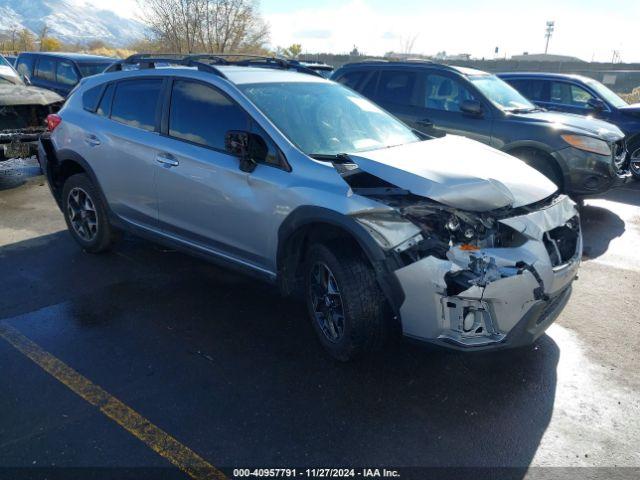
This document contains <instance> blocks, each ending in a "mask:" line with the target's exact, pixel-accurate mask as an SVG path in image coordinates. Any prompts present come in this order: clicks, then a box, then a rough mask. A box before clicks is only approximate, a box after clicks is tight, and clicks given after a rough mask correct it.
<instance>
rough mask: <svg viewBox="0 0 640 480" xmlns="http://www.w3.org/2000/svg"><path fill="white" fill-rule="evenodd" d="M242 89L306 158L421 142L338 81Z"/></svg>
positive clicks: (269, 85) (405, 127)
mask: <svg viewBox="0 0 640 480" xmlns="http://www.w3.org/2000/svg"><path fill="white" fill-rule="evenodd" d="M239 88H240V89H241V90H242V91H243V92H244V94H245V95H247V97H249V98H250V99H251V101H252V102H253V103H254V104H255V105H256V106H257V107H258V108H259V109H260V110H262V112H263V113H264V114H265V115H266V116H267V117H268V118H269V119H270V120H271V121H272V122H273V123H274V124H275V125H276V127H278V129H279V130H280V131H281V132H282V133H283V134H284V135H285V136H286V137H287V138H288V139H289V140H291V142H292V143H293V144H295V145H296V146H297V147H298V148H299V149H300V150H302V151H303V152H304V153H306V154H307V155H314V156H316V155H317V156H335V155H337V154H339V153H356V152H363V151H366V150H376V149H379V148H385V147H392V146H396V145H402V144H405V143H411V142H417V141H419V140H420V138H419V137H418V136H417V135H416V134H415V133H413V131H412V130H411V129H410V128H409V127H407V126H406V125H404V124H403V123H401V122H400V121H399V120H396V119H395V118H394V117H392V116H391V115H389V114H388V113H386V112H385V111H383V110H381V109H380V108H379V107H377V106H376V105H374V104H373V103H371V102H370V101H369V100H367V99H366V98H364V97H361V96H360V95H358V94H357V93H355V92H353V91H352V90H349V89H347V88H345V87H343V86H342V85H338V84H336V83H262V84H252V85H239Z"/></svg>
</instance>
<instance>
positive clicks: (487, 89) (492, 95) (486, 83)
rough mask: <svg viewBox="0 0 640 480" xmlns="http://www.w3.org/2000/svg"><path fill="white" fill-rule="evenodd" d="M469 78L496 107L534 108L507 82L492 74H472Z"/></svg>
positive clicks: (505, 108)
mask: <svg viewBox="0 0 640 480" xmlns="http://www.w3.org/2000/svg"><path fill="white" fill-rule="evenodd" d="M468 78H469V80H471V82H472V83H473V84H474V85H475V86H476V88H477V89H478V90H480V91H481V92H482V93H483V94H484V95H485V96H486V97H487V98H488V99H489V101H491V103H493V104H494V105H495V106H496V107H498V108H499V109H501V110H505V111H507V112H508V111H514V110H524V111H527V110H536V109H537V107H536V106H535V105H534V104H533V103H531V102H530V101H529V100H527V99H526V98H525V97H523V96H522V94H520V92H518V91H517V90H516V89H515V88H513V87H512V86H511V85H509V84H508V83H506V82H504V81H502V80H500V79H499V78H498V77H496V76H494V75H473V76H469V77H468Z"/></svg>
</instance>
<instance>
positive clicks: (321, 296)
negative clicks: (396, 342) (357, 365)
mask: <svg viewBox="0 0 640 480" xmlns="http://www.w3.org/2000/svg"><path fill="white" fill-rule="evenodd" d="M305 278H306V282H305V293H306V304H307V310H308V313H309V317H310V319H311V323H312V325H313V327H314V329H315V331H316V334H317V335H318V338H319V340H320V343H321V344H322V345H323V347H324V348H325V349H326V350H327V351H328V353H329V354H330V355H331V356H332V357H333V358H335V359H337V360H340V361H343V362H346V361H349V360H353V359H355V358H357V357H359V356H362V355H364V354H366V353H370V352H372V351H376V350H378V349H380V348H381V347H382V346H383V345H384V343H385V341H386V338H387V337H388V328H387V313H388V309H387V308H386V301H385V298H384V295H383V294H382V291H381V290H380V287H379V286H378V283H377V281H376V278H375V273H374V271H373V268H372V267H371V265H370V264H369V262H368V261H367V259H366V258H364V256H363V254H362V252H361V251H359V250H358V249H357V248H355V247H351V246H346V245H344V244H341V243H333V244H331V245H324V244H315V245H313V246H312V247H311V248H310V249H309V253H308V255H307V262H306V265H305Z"/></svg>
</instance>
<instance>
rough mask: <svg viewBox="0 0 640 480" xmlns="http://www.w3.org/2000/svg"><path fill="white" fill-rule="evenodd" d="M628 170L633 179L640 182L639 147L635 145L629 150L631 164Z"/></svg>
mask: <svg viewBox="0 0 640 480" xmlns="http://www.w3.org/2000/svg"><path fill="white" fill-rule="evenodd" d="M629 170H631V174H632V175H633V178H635V179H636V180H640V145H635V146H634V147H633V148H632V149H631V163H630V164H629Z"/></svg>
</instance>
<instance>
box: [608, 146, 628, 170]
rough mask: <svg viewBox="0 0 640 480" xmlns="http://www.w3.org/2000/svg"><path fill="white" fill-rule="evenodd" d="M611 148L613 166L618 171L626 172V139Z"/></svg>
mask: <svg viewBox="0 0 640 480" xmlns="http://www.w3.org/2000/svg"><path fill="white" fill-rule="evenodd" d="M611 147H612V148H611V149H612V150H613V164H614V166H615V168H616V170H618V171H621V170H625V169H626V167H627V145H626V143H625V141H624V139H622V140H618V141H617V142H615V143H614V144H613V145H612V146H611Z"/></svg>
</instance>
